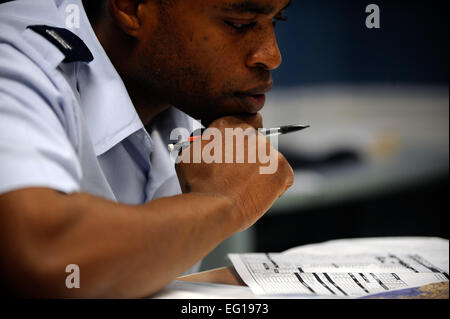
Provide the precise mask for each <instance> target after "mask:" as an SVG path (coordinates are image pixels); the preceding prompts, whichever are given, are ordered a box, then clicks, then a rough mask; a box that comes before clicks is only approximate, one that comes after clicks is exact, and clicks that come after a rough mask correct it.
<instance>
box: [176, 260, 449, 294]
mask: <svg viewBox="0 0 450 319" xmlns="http://www.w3.org/2000/svg"><path fill="white" fill-rule="evenodd" d="M177 280H180V281H187V282H205V283H214V284H227V285H238V286H246V284H245V283H244V281H242V279H241V278H240V276H239V274H238V273H237V272H236V270H235V269H234V267H233V266H229V267H222V268H217V269H212V270H208V271H203V272H199V273H195V274H192V275H188V276H182V277H178V278H177ZM448 290H449V285H448V281H446V282H442V283H437V284H431V285H426V286H423V287H419V288H412V289H408V293H407V294H399V293H397V292H391V293H388V294H380V295H375V296H371V297H370V298H371V299H449V294H448ZM402 291H403V290H402Z"/></svg>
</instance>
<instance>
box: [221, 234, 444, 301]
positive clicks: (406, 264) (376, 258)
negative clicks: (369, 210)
mask: <svg viewBox="0 0 450 319" xmlns="http://www.w3.org/2000/svg"><path fill="white" fill-rule="evenodd" d="M416 239H418V238H409V239H406V238H390V239H363V240H355V239H353V240H346V241H342V240H341V241H333V242H328V243H324V244H322V247H321V245H320V244H316V245H308V246H309V247H307V246H305V247H304V248H303V249H302V248H301V247H299V248H297V249H291V250H289V251H287V252H285V253H270V254H269V253H265V254H264V253H253V254H230V255H229V257H230V259H231V261H232V262H233V265H234V267H235V268H236V270H237V271H238V273H239V275H240V276H241V278H242V279H243V280H244V282H245V283H246V284H247V285H248V286H249V287H250V288H251V289H252V291H253V292H254V293H255V294H257V295H302V296H303V295H309V296H324V297H331V298H357V297H363V296H367V295H370V294H376V293H380V292H386V291H393V290H398V289H406V288H411V287H417V286H423V285H426V284H430V283H436V282H443V281H448V272H449V270H448V240H443V239H439V240H436V239H425V238H421V239H419V241H416ZM380 241H381V242H380ZM411 242H414V245H411ZM311 246H314V247H311ZM330 246H331V247H332V250H330V249H329V248H330ZM338 246H340V248H341V249H339V247H338ZM350 246H351V247H350ZM402 247H403V248H402ZM321 248H323V249H321ZM342 248H343V249H342ZM355 252H357V253H355Z"/></svg>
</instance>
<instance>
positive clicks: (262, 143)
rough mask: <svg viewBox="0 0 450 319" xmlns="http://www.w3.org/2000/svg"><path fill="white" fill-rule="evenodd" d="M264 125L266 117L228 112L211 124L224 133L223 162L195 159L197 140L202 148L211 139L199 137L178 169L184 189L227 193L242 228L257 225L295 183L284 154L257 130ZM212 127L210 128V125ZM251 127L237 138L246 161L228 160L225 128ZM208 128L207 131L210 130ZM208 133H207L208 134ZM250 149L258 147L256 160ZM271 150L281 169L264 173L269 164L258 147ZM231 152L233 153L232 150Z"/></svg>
mask: <svg viewBox="0 0 450 319" xmlns="http://www.w3.org/2000/svg"><path fill="white" fill-rule="evenodd" d="M261 127H262V118H261V116H260V115H259V114H257V115H254V116H227V117H223V118H220V119H217V120H216V121H214V122H213V123H212V124H211V125H210V126H209V128H216V129H218V130H219V131H220V132H221V137H222V143H221V144H222V162H221V163H216V162H214V163H210V164H207V163H205V162H204V161H203V160H202V161H201V163H192V159H193V158H194V156H195V155H194V154H193V152H195V150H196V149H197V150H198V149H199V148H198V147H197V148H196V147H195V145H194V144H195V143H201V150H202V151H203V149H204V148H205V146H206V145H207V144H208V143H210V142H211V141H205V140H197V141H195V142H194V143H193V145H191V147H189V148H188V149H186V150H184V151H183V153H182V154H181V155H180V156H181V158H180V163H179V164H177V166H176V170H177V174H178V178H179V180H180V184H181V187H182V190H183V192H184V193H204V194H217V195H221V196H224V197H226V198H227V199H228V200H229V201H230V202H231V204H232V210H233V217H235V218H236V220H235V221H236V227H237V230H238V231H241V230H245V229H246V228H248V227H250V226H251V225H253V224H254V223H255V222H256V221H257V220H258V219H259V218H260V217H261V216H262V215H263V214H264V213H265V212H267V210H268V209H269V208H270V207H271V206H272V204H273V203H274V202H275V200H277V199H278V198H279V197H280V196H281V195H283V193H284V192H285V191H286V190H287V189H288V188H289V187H290V186H292V184H293V182H294V173H293V170H292V168H291V167H290V165H289V164H288V162H287V161H286V159H285V158H284V156H283V155H282V154H281V153H279V152H278V151H277V150H275V149H274V148H273V146H272V145H271V144H270V142H269V140H268V139H267V138H266V137H265V136H263V135H261V134H259V133H258V132H257V129H258V128H261ZM209 128H208V129H209ZM226 128H231V129H236V128H241V129H242V130H243V131H245V130H247V129H250V130H251V133H252V134H249V135H248V136H247V137H246V138H245V139H234V143H233V144H234V147H233V148H232V150H233V152H234V154H233V156H232V158H234V159H236V150H237V149H239V148H240V149H241V150H244V152H243V153H244V154H246V156H245V161H244V163H236V162H235V161H234V162H233V163H232V164H230V163H225V154H226V145H225V135H226V132H225V129H226ZM208 129H207V130H206V131H205V133H207V132H208ZM205 133H204V135H205ZM249 149H250V150H251V151H252V150H256V162H253V163H252V162H251V161H249V160H248V159H249V156H247V154H249V153H248V151H249ZM261 149H262V150H263V151H264V152H266V153H265V154H270V162H272V161H277V162H278V166H277V167H278V169H277V170H276V171H275V172H274V173H273V174H261V172H260V168H261V167H264V166H267V163H262V162H261V159H260V158H259V156H258V152H259V151H258V150H261ZM228 155H230V154H228Z"/></svg>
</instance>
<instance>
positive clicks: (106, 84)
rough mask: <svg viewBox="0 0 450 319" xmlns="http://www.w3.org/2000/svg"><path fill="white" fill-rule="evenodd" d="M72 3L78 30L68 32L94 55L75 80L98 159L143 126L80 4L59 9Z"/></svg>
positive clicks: (76, 1) (84, 64)
mask: <svg viewBox="0 0 450 319" xmlns="http://www.w3.org/2000/svg"><path fill="white" fill-rule="evenodd" d="M72 3H73V4H76V5H77V6H79V7H80V28H74V29H72V30H71V31H72V32H74V33H75V34H77V35H78V36H79V37H80V38H81V39H82V40H83V41H84V42H85V43H86V45H87V46H88V47H89V49H90V50H91V52H92V55H93V56H94V60H93V61H92V62H90V63H89V64H86V63H81V64H80V65H79V69H78V75H77V78H78V86H79V90H80V98H81V108H82V110H83V113H84V115H85V119H86V124H87V127H88V130H89V133H90V136H91V139H92V142H93V145H94V149H95V153H96V155H97V156H98V155H101V154H103V153H105V152H106V151H108V150H109V149H111V148H112V147H113V146H114V145H116V144H117V143H119V142H121V141H122V140H124V139H125V138H127V137H128V136H130V135H131V134H133V133H134V132H136V131H138V130H140V129H142V128H143V127H144V126H143V124H142V121H141V120H140V118H139V116H138V114H137V112H136V109H135V108H134V105H133V103H132V101H131V98H130V96H129V95H128V92H127V90H126V88H125V85H124V83H123V81H122V79H121V78H120V76H119V74H118V73H117V71H116V69H115V68H114V66H113V64H112V63H111V61H110V59H109V58H108V56H107V54H106V52H105V50H104V49H103V47H102V46H101V44H100V42H99V40H98V39H97V36H96V35H95V32H94V30H93V29H92V26H91V24H90V22H89V20H88V17H87V15H86V12H85V10H84V8H83V5H82V3H81V1H80V0H70V1H69V0H67V1H63V3H62V4H61V6H67V5H68V4H72ZM62 12H65V11H62Z"/></svg>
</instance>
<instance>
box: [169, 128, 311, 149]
mask: <svg viewBox="0 0 450 319" xmlns="http://www.w3.org/2000/svg"><path fill="white" fill-rule="evenodd" d="M308 127H310V125H286V126H281V127H277V128H262V129H259V130H258V132H259V133H261V134H262V135H264V136H266V137H270V136H277V135H284V134H289V133H294V132H298V131H301V130H304V129H307V128H308ZM199 138H201V136H192V137H190V138H189V140H188V141H184V142H179V143H177V144H169V145H168V149H169V151H170V152H173V151H179V150H180V149H181V148H182V147H187V146H189V145H190V144H191V143H192V142H194V141H195V140H198V139H199Z"/></svg>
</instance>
